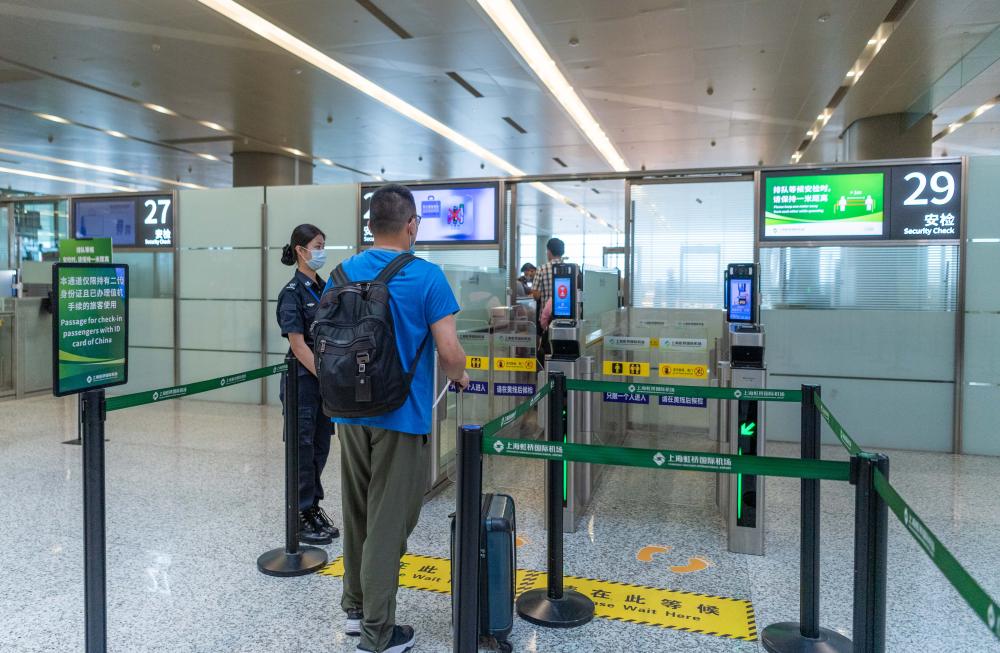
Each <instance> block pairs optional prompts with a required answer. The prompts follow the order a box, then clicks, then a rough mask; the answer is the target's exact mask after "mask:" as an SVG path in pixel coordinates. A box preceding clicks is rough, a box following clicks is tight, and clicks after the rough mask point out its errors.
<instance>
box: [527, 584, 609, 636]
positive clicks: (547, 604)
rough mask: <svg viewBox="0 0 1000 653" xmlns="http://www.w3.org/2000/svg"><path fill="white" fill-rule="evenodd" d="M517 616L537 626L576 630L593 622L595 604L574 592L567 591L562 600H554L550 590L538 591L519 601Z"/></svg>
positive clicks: (531, 592)
mask: <svg viewBox="0 0 1000 653" xmlns="http://www.w3.org/2000/svg"><path fill="white" fill-rule="evenodd" d="M517 614H518V615H519V616H520V617H521V618H522V619H524V620H525V621H528V622H530V623H533V624H535V625H537V626H546V627H548V628H576V627H577V626H583V625H584V624H588V623H590V622H591V621H592V620H593V618H594V602H593V601H591V600H590V599H588V598H587V597H586V596H584V595H583V594H580V593H579V592H574V591H573V590H565V591H564V592H563V596H562V598H561V599H553V598H549V593H548V590H545V589H537V590H531V591H530V592H525V593H524V594H522V595H521V596H520V597H519V598H518V599H517Z"/></svg>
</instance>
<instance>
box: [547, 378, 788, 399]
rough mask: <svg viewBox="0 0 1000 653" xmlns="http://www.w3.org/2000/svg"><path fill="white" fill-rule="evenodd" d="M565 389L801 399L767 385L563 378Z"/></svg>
mask: <svg viewBox="0 0 1000 653" xmlns="http://www.w3.org/2000/svg"><path fill="white" fill-rule="evenodd" d="M566 389H567V390H581V391H583V392H618V393H623V394H643V395H657V396H665V397H700V398H704V399H744V400H747V401H750V400H753V401H788V402H800V401H802V391H801V390H772V389H770V388H710V387H703V386H696V385H663V384H659V383H622V382H618V381H585V380H583V379H566Z"/></svg>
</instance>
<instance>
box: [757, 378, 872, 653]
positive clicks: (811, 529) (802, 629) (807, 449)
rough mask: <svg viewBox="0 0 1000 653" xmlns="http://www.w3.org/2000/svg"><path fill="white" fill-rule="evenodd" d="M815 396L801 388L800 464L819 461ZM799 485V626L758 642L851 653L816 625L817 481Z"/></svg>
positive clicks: (766, 633)
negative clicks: (807, 461)
mask: <svg viewBox="0 0 1000 653" xmlns="http://www.w3.org/2000/svg"><path fill="white" fill-rule="evenodd" d="M819 396H820V387H819V386H817V385H803V386H802V418H801V440H802V442H801V456H802V460H819V459H820V414H819V403H818V402H817V398H819ZM800 482H801V506H800V521H799V527H800V538H801V542H800V547H801V549H800V552H799V623H794V622H784V623H778V624H773V625H770V626H768V627H767V628H765V629H764V630H763V631H762V632H761V636H760V641H761V643H762V644H763V645H764V649H765V650H766V651H770V652H771V653H851V652H852V651H853V650H854V649H853V644H852V643H851V640H849V639H848V638H846V637H844V636H843V635H841V634H840V633H838V632H835V631H832V630H830V629H828V628H823V627H821V626H820V625H819V583H820V571H819V558H820V486H819V480H818V479H806V478H803V479H801V481H800Z"/></svg>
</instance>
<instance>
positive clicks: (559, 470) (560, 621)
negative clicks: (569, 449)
mask: <svg viewBox="0 0 1000 653" xmlns="http://www.w3.org/2000/svg"><path fill="white" fill-rule="evenodd" d="M549 379H550V380H551V381H552V391H551V392H550V393H549V429H548V431H549V442H550V443H552V444H553V445H556V444H557V445H559V446H560V447H561V446H562V444H563V441H564V440H565V439H566V420H565V415H564V413H565V411H566V405H567V401H566V376H565V375H564V374H563V373H562V372H550V373H549ZM546 464H547V465H548V473H547V474H546V479H547V484H546V500H547V502H548V510H547V513H548V524H547V525H546V528H547V529H548V563H549V564H548V574H549V578H548V587H547V588H546V589H537V590H531V591H528V592H525V593H524V594H522V595H521V596H520V597H519V598H518V600H517V613H518V615H520V616H521V618H522V619H524V620H525V621H528V622H531V623H533V624H536V625H539V626H547V627H549V628H575V627H577V626H582V625H584V624H587V623H590V621H591V620H593V618H594V602H593V601H591V600H590V598H588V597H586V596H584V595H583V594H580V593H579V592H576V591H574V590H566V589H565V588H564V587H563V510H564V502H563V479H564V474H565V472H564V469H563V461H562V460H550V461H549V462H548V463H546Z"/></svg>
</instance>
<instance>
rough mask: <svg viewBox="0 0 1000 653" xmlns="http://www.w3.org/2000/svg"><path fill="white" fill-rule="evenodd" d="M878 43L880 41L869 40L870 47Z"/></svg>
mask: <svg viewBox="0 0 1000 653" xmlns="http://www.w3.org/2000/svg"><path fill="white" fill-rule="evenodd" d="M876 43H878V39H868V45H875V44H876Z"/></svg>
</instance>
